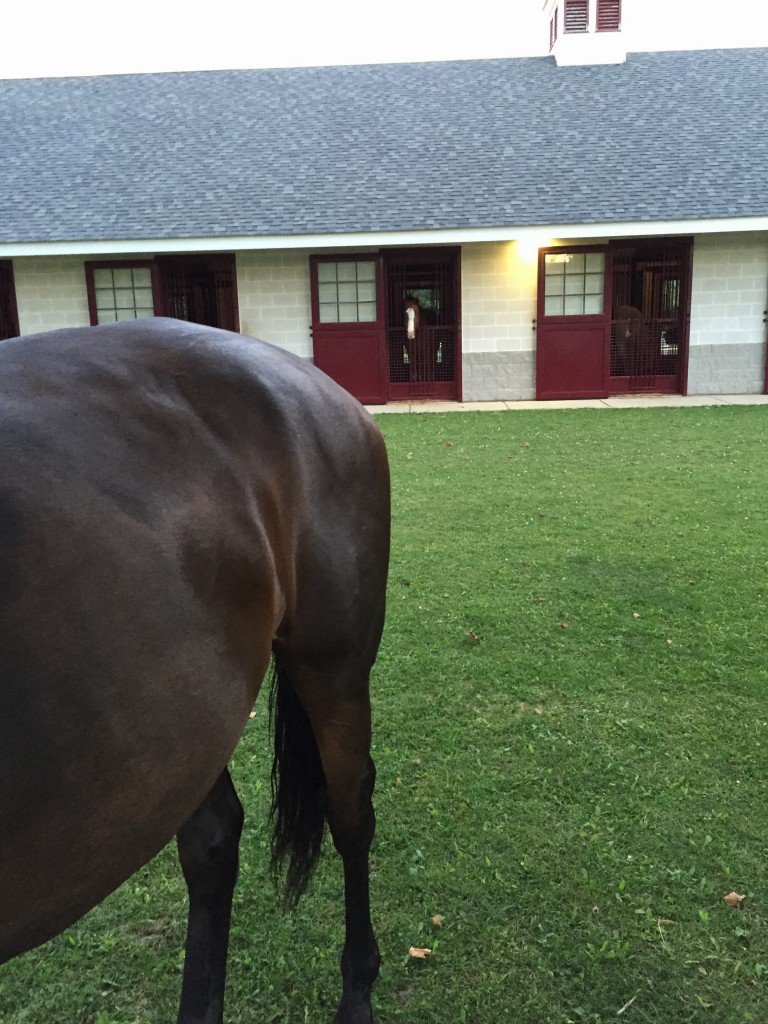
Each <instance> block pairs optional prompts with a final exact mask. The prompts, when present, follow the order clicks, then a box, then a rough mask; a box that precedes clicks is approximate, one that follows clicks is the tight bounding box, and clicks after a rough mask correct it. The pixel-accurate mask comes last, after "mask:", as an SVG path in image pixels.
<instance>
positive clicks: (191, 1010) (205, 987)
mask: <svg viewBox="0 0 768 1024" xmlns="http://www.w3.org/2000/svg"><path fill="white" fill-rule="evenodd" d="M242 828H243V808H242V805H241V803H240V801H239V799H238V797H237V793H236V792H235V788H234V786H233V785H232V779H231V778H230V775H229V772H228V771H227V770H225V771H224V772H223V773H222V774H221V775H220V776H219V778H218V780H217V781H216V783H215V785H214V787H213V789H212V790H211V791H210V793H209V794H208V796H207V797H206V798H205V800H204V801H203V802H202V804H201V805H200V806H199V807H198V809H197V810H196V811H195V813H194V814H193V815H192V816H191V818H189V820H188V821H187V822H186V823H185V824H184V825H183V826H182V828H181V829H180V831H179V833H178V836H177V843H178V850H179V860H180V862H181V867H182V871H183V872H184V878H185V880H186V883H187V889H188V891H189V922H188V927H187V943H186V955H185V958H184V981H183V985H182V994H181V1006H180V1009H179V1016H178V1022H177V1024H221V1022H222V1019H223V1011H224V981H225V976H226V970H227V945H228V942H229V922H230V914H231V910H232V894H233V891H234V888H235V882H236V880H237V864H238V846H239V842H240V833H241V832H242Z"/></svg>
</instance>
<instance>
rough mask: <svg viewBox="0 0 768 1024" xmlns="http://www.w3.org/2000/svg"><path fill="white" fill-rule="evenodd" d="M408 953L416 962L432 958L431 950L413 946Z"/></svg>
mask: <svg viewBox="0 0 768 1024" xmlns="http://www.w3.org/2000/svg"><path fill="white" fill-rule="evenodd" d="M408 952H409V953H410V955H411V956H412V957H413V958H414V959H415V960H426V959H427V957H428V956H432V950H431V949H420V948H419V947H418V946H411V948H410V949H409V950H408Z"/></svg>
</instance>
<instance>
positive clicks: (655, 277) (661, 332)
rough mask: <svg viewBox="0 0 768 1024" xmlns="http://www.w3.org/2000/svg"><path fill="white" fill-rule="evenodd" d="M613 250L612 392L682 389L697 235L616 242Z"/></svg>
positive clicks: (614, 393)
mask: <svg viewBox="0 0 768 1024" xmlns="http://www.w3.org/2000/svg"><path fill="white" fill-rule="evenodd" d="M611 251H612V265H613V270H612V275H611V277H612V301H611V308H612V320H611V376H610V381H609V387H610V392H611V394H612V395H620V394H632V393H635V392H638V391H656V392H676V391H682V390H683V374H684V370H685V366H686V364H687V352H688V326H689V318H690V287H689V278H690V262H691V240H690V239H685V238H683V239H670V240H664V239H644V240H642V241H637V242H630V241H627V242H614V243H612V244H611Z"/></svg>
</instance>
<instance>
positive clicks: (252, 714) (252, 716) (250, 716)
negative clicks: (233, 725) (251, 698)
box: [248, 711, 256, 718]
mask: <svg viewBox="0 0 768 1024" xmlns="http://www.w3.org/2000/svg"><path fill="white" fill-rule="evenodd" d="M248 717H249V718H255V717H256V712H255V711H252V712H251V713H250V715H248Z"/></svg>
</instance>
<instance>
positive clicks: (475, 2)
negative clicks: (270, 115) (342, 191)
mask: <svg viewBox="0 0 768 1024" xmlns="http://www.w3.org/2000/svg"><path fill="white" fill-rule="evenodd" d="M623 7H624V20H623V29H624V30H625V32H626V35H627V39H628V45H629V49H630V50H670V49H696V48H708V47H717V46H724V47H728V46H768V3H766V0H739V2H735V3H722V2H720V3H715V2H714V0H678V2H677V3H675V2H673V0H624V5H623ZM541 8H542V0H506V3H504V4H501V3H498V2H491V0H470V2H468V3H464V4H462V5H461V6H459V5H458V4H457V5H456V6H454V5H451V4H449V3H448V2H447V0H419V2H418V3H415V2H414V0H384V2H380V3H370V2H366V0H355V2H354V3H353V2H352V0H325V2H322V0H314V2H312V3H307V2H305V0H301V2H297V0H282V2H281V0H277V2H274V0H273V2H272V3H265V2H264V0H262V2H258V0H249V2H248V3H243V2H240V0H234V2H226V0H221V2H219V3H209V4H206V5H203V4H202V3H190V2H189V0H185V2H184V3H182V2H179V0H132V2H131V3H129V4H109V3H105V2H104V0H100V2H98V3H97V2H95V0H55V2H50V0H49V2H46V3H40V2H36V0H28V2H24V0H22V2H21V3H13V4H8V5H7V6H6V9H5V10H4V11H3V16H2V22H3V24H2V37H3V39H2V52H0V78H19V77H39V76H48V75H95V74H97V75H102V74H119V73H124V72H137V71H182V70H183V71H186V70H204V69H210V68H255V67H292V66H296V65H307V64H362V63H380V62H389V61H414V60H452V59H457V58H472V57H517V56H526V55H532V56H534V55H541V54H544V53H546V51H547V45H548V36H547V32H548V30H547V24H546V22H545V19H544V16H543V14H542V11H541Z"/></svg>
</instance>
